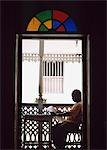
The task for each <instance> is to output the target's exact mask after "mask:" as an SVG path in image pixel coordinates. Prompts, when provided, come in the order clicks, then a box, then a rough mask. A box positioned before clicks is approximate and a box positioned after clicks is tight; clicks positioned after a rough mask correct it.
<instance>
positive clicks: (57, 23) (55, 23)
mask: <svg viewBox="0 0 107 150" xmlns="http://www.w3.org/2000/svg"><path fill="white" fill-rule="evenodd" d="M60 25H61V23H60V22H59V21H57V20H53V21H52V27H53V29H56V28H58V27H59V26H60Z"/></svg>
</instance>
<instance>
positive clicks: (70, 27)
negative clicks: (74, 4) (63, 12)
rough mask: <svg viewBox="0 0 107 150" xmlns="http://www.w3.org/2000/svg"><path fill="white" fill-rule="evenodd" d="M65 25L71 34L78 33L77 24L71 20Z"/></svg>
mask: <svg viewBox="0 0 107 150" xmlns="http://www.w3.org/2000/svg"><path fill="white" fill-rule="evenodd" d="M63 24H64V26H65V28H66V31H69V32H76V31H77V28H76V25H75V23H74V22H73V21H72V20H71V19H70V18H69V19H67V20H66V21H65V22H64V23H63Z"/></svg>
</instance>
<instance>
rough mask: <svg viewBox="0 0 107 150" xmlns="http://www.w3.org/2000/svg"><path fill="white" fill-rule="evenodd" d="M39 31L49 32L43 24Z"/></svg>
mask: <svg viewBox="0 0 107 150" xmlns="http://www.w3.org/2000/svg"><path fill="white" fill-rule="evenodd" d="M39 31H48V29H47V27H46V26H45V25H43V24H42V25H41V26H40V28H39Z"/></svg>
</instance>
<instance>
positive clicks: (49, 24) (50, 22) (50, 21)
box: [44, 20, 52, 29]
mask: <svg viewBox="0 0 107 150" xmlns="http://www.w3.org/2000/svg"><path fill="white" fill-rule="evenodd" d="M44 25H45V26H46V27H47V28H48V29H52V20H48V21H46V22H44Z"/></svg>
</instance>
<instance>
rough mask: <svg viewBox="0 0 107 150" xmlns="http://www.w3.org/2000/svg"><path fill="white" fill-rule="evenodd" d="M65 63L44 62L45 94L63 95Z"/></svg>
mask: <svg viewBox="0 0 107 150" xmlns="http://www.w3.org/2000/svg"><path fill="white" fill-rule="evenodd" d="M63 69H64V65H63V61H62V62H59V61H54V62H53V61H43V92H44V93H63Z"/></svg>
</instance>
